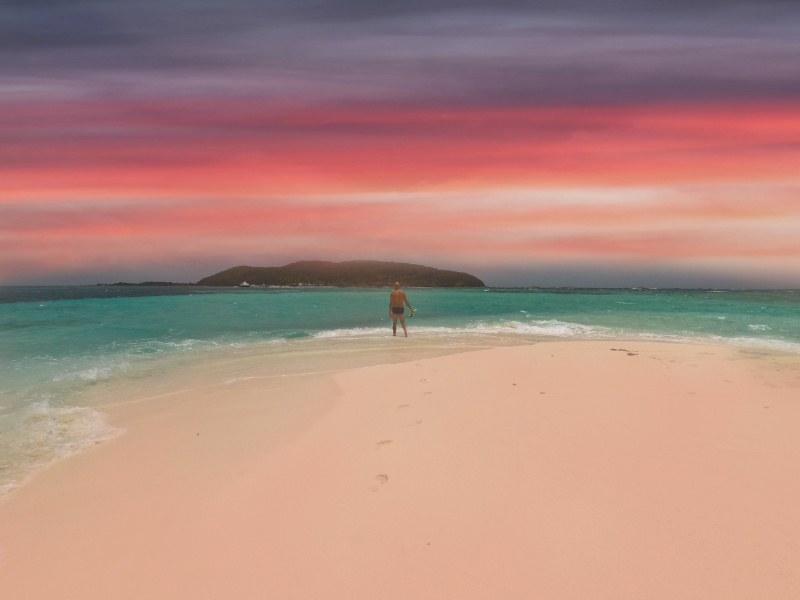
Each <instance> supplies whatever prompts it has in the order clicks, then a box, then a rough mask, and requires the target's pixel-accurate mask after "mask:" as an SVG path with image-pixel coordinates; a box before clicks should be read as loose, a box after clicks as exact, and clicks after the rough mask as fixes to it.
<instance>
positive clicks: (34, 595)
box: [0, 340, 800, 600]
mask: <svg viewBox="0 0 800 600" xmlns="http://www.w3.org/2000/svg"><path fill="white" fill-rule="evenodd" d="M387 343H396V340H391V341H390V342H387ZM401 343H402V342H401ZM109 419H110V421H111V423H112V424H113V425H115V426H117V427H120V428H121V429H123V430H124V433H122V434H121V435H119V436H118V437H117V438H116V439H114V440H112V441H109V442H106V443H103V444H100V445H98V446H96V447H94V448H92V449H91V450H89V451H86V452H83V453H81V454H79V455H76V456H73V457H70V458H68V459H66V460H63V461H61V462H60V463H58V464H56V465H54V466H52V467H51V468H48V469H47V470H45V471H44V472H42V473H40V474H39V475H37V476H36V477H35V478H34V479H33V480H32V481H31V482H30V483H28V484H27V485H25V486H24V487H23V488H21V489H19V490H17V491H15V492H14V493H13V494H11V495H10V497H9V498H8V499H6V500H5V501H4V502H3V503H2V504H0V589H2V590H3V591H2V595H3V597H4V598H9V599H11V598H13V599H15V600H39V599H41V600H44V599H47V600H52V599H53V598H59V599H60V600H71V599H73V598H74V599H78V598H80V599H81V600H86V599H112V598H113V599H115V600H124V599H136V600H141V599H143V598H191V599H193V600H203V599H209V600H210V599H214V600H219V599H220V598H236V599H239V600H242V599H250V598H253V599H256V598H259V599H261V598H287V599H288V598H292V599H320V598H326V599H338V598H341V599H344V598H347V599H354V598H381V599H382V600H390V599H397V600H400V599H403V600H408V599H412V598H413V599H415V600H418V599H442V598H458V599H460V600H463V599H487V598H503V599H505V598H526V599H527V598H553V599H560V600H561V599H571V598H575V599H578V598H580V599H587V598H591V599H605V598H608V599H612V598H613V599H614V600H623V599H636V600H640V599H641V598H648V599H670V600H672V599H675V598H686V599H688V598H698V599H700V598H702V599H708V598H725V599H726V600H732V599H752V598H770V599H771V600H779V599H784V598H785V599H790V598H791V599H794V598H797V597H798V596H800V569H798V565H800V510H798V506H800V469H798V465H799V464H800V438H799V437H798V435H797V432H798V431H800V357H798V356H796V355H781V354H774V353H768V352H763V351H755V350H745V349H741V348H734V347H729V346H712V345H699V344H673V343H663V342H641V341H637V342H631V341H545V342H541V343H535V344H529V345H523V346H513V347H500V348H492V349H485V350H478V351H471V352H461V353H458V354H451V355H446V356H438V357H433V358H422V359H419V360H416V359H413V358H412V359H410V360H408V361H405V362H400V363H395V364H386V365H372V366H368V367H364V368H355V369H348V370H344V371H340V372H335V373H325V374H317V375H314V376H305V377H294V378H287V381H285V382H283V383H282V385H280V386H275V385H271V386H270V387H269V388H266V387H265V386H264V385H262V383H260V380H259V379H258V378H257V377H254V378H248V377H242V378H241V379H240V380H237V381H235V382H230V383H227V384H226V385H224V386H221V385H218V386H210V387H208V389H205V390H200V391H198V390H197V389H192V390H183V391H181V390H174V391H173V392H171V393H169V394H165V395H163V396H162V397H160V398H151V399H149V400H143V401H141V402H129V403H124V404H120V405H119V406H116V407H112V408H111V409H110V410H109Z"/></svg>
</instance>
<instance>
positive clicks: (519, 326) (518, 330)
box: [313, 319, 618, 339]
mask: <svg viewBox="0 0 800 600" xmlns="http://www.w3.org/2000/svg"><path fill="white" fill-rule="evenodd" d="M409 325H410V326H411V327H413V332H414V333H415V334H420V335H428V336H437V337H461V336H472V335H486V334H493V335H534V336H548V337H576V336H579V337H589V338H591V337H603V338H605V337H612V336H613V335H615V334H616V333H618V332H616V331H615V330H613V329H609V328H607V327H599V326H592V325H581V324H579V323H568V322H565V321H558V320H555V319H551V320H547V321H530V322H525V323H523V322H521V321H504V322H501V323H476V324H475V325H471V326H468V327H445V326H441V327H430V326H422V327H419V326H416V325H414V324H409ZM388 331H390V329H389V328H388V327H355V328H352V329H331V330H327V331H321V332H319V333H317V334H315V335H314V336H313V337H314V338H316V339H329V338H339V337H385V336H386V335H387V332H388Z"/></svg>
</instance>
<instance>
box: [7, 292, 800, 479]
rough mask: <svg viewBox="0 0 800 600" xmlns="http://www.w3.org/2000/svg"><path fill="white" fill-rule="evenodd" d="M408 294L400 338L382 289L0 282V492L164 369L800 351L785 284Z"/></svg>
mask: <svg viewBox="0 0 800 600" xmlns="http://www.w3.org/2000/svg"><path fill="white" fill-rule="evenodd" d="M407 291H408V295H409V299H410V300H411V303H412V305H414V306H415V308H418V309H419V310H418V312H417V313H416V314H415V316H414V317H413V318H411V319H407V323H408V325H409V329H410V333H411V337H410V338H408V340H405V339H394V338H392V337H391V331H390V329H389V325H390V321H389V319H388V290H384V289H334V288H310V289H261V288H256V289H252V288H251V289H235V288H198V287H162V288H145V287H94V286H76V287H11V288H9V287H6V288H2V287H0V490H3V489H10V488H12V487H13V486H15V485H17V484H18V483H19V482H21V481H23V480H24V479H25V478H26V477H27V476H28V475H29V474H30V473H31V472H33V471H35V470H36V469H37V468H39V467H40V466H42V465H44V464H47V463H48V462H51V461H52V460H55V459H57V458H59V457H62V456H66V455H69V454H71V453H73V452H76V451H79V450H80V449H82V448H85V447H88V446H91V445H93V444H95V443H97V442H99V441H102V440H104V439H107V438H108V437H110V436H113V435H114V431H113V429H112V428H110V427H109V426H108V425H107V424H106V422H105V420H104V418H103V415H102V408H103V406H104V405H105V404H111V403H113V402H114V401H115V399H116V398H115V397H116V395H117V394H118V393H119V390H120V389H122V388H123V387H125V388H128V389H143V386H146V385H155V384H156V382H158V381H160V379H159V377H160V376H163V375H164V374H168V373H170V372H172V371H176V370H184V371H185V370H187V369H189V370H191V369H200V370H203V372H207V371H208V369H212V370H213V369H218V372H219V373H220V376H221V377H222V376H224V377H230V376H232V375H231V373H234V374H235V371H236V366H235V365H236V364H240V365H244V364H246V363H247V361H259V364H261V365H262V366H264V365H267V367H268V368H267V372H269V373H271V374H272V375H274V376H275V377H281V376H285V375H287V374H294V373H304V372H318V371H326V370H335V369H341V368H351V367H354V366H360V365H367V364H377V363H381V362H396V361H402V360H411V359H412V358H414V357H418V356H423V355H435V354H441V353H447V352H456V351H460V350H465V349H471V348H479V347H489V346H496V345H509V344H524V343H532V342H534V341H537V340H540V339H544V338H556V339H568V338H569V339H629V340H637V339H640V340H644V339H646V340H671V341H684V340H685V341H701V342H712V343H724V344H732V345H737V346H742V347H750V348H760V349H768V350H777V351H784V352H792V353H798V352H800V310H798V309H800V293H798V292H795V291H791V290H783V291H725V290H596V289H593V290H578V289H557V290H547V289H545V290H518V289H487V290H483V289H477V290H454V289H410V290H407ZM223 364H224V365H225V367H224V368H223V367H221V366H220V365H223ZM231 365H233V366H231ZM198 372H199V371H198ZM137 386H138V387H137Z"/></svg>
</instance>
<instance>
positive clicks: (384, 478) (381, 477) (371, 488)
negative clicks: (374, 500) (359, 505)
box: [367, 473, 389, 492]
mask: <svg viewBox="0 0 800 600" xmlns="http://www.w3.org/2000/svg"><path fill="white" fill-rule="evenodd" d="M375 481H377V482H378V483H376V484H375V485H371V486H369V487H368V488H367V489H368V490H369V491H370V492H377V491H378V490H379V489H381V486H382V485H383V484H384V483H386V482H387V481H389V476H388V475H387V474H386V473H378V474H377V475H376V476H375Z"/></svg>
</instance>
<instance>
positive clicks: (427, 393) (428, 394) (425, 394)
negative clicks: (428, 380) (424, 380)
mask: <svg viewBox="0 0 800 600" xmlns="http://www.w3.org/2000/svg"><path fill="white" fill-rule="evenodd" d="M431 394H433V392H422V395H423V396H430V395H431Z"/></svg>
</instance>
